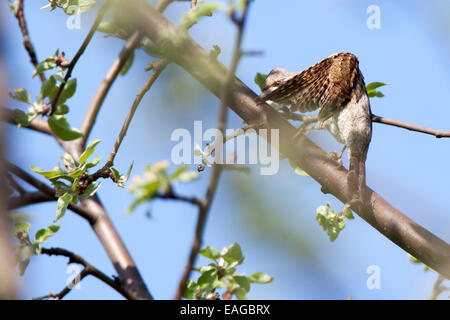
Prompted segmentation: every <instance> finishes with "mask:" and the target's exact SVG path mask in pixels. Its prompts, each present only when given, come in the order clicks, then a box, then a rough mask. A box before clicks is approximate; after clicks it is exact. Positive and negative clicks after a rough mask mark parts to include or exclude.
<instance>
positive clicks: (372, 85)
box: [366, 82, 387, 93]
mask: <svg viewBox="0 0 450 320" xmlns="http://www.w3.org/2000/svg"><path fill="white" fill-rule="evenodd" d="M383 86H387V83H384V82H371V83H369V84H368V85H367V86H366V90H367V92H368V93H370V92H372V91H374V90H375V89H377V88H379V87H383Z"/></svg>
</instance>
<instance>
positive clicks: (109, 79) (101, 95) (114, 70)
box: [79, 31, 142, 153]
mask: <svg viewBox="0 0 450 320" xmlns="http://www.w3.org/2000/svg"><path fill="white" fill-rule="evenodd" d="M141 39H142V34H141V33H140V32H139V31H135V32H134V33H133V35H131V37H130V38H129V39H128V41H127V42H126V43H125V45H124V47H123V48H122V50H121V51H120V53H119V55H118V57H117V58H116V59H115V60H114V62H113V63H112V65H111V67H110V68H109V70H108V71H107V72H106V75H105V77H104V78H103V81H102V82H101V83H100V86H99V87H98V89H97V91H96V92H95V95H94V98H93V99H92V101H91V104H90V105H89V108H88V110H87V112H86V114H85V116H84V119H83V122H82V123H81V127H80V130H81V132H82V133H83V137H82V138H81V140H80V141H79V147H80V148H79V149H80V153H81V151H82V150H83V149H84V147H85V144H86V141H87V140H88V138H89V135H90V133H91V130H92V128H93V126H94V123H95V119H96V118H97V115H98V112H99V111H100V107H101V105H102V103H103V100H104V99H105V97H106V94H107V93H108V91H109V89H110V88H111V86H112V84H113V82H114V80H115V79H116V78H117V75H118V74H119V72H120V69H122V67H123V65H124V64H125V62H126V61H127V60H128V58H129V57H130V55H131V54H132V53H133V51H134V49H135V48H136V46H137V45H138V44H139V42H140V41H141Z"/></svg>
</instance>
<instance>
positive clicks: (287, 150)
mask: <svg viewBox="0 0 450 320" xmlns="http://www.w3.org/2000/svg"><path fill="white" fill-rule="evenodd" d="M128 8H129V10H130V12H129V13H130V16H132V17H133V22H134V23H135V24H136V26H137V27H138V28H139V29H140V30H141V31H142V32H143V33H144V34H145V35H146V36H148V37H149V39H151V40H152V41H153V42H155V43H160V42H161V41H163V42H164V45H165V51H164V53H165V55H166V56H167V57H168V58H169V59H170V60H172V61H174V62H176V63H177V64H179V65H180V66H182V67H183V68H184V69H185V70H186V71H187V72H188V73H190V74H191V75H192V76H193V77H194V78H196V79H197V80H198V81H199V82H201V83H202V84H203V85H204V86H205V87H206V88H208V89H209V90H210V91H211V92H212V93H213V94H215V95H216V96H219V97H220V93H221V90H220V88H221V83H222V77H223V74H226V68H225V67H224V66H223V65H221V64H220V63H219V62H217V61H212V60H211V59H209V55H208V53H207V52H206V51H205V50H203V49H202V48H201V47H200V46H199V45H198V44H196V43H195V42H194V41H193V40H192V39H191V38H190V37H188V36H187V35H186V36H185V38H184V39H183V41H176V42H175V41H173V38H172V37H171V36H170V35H174V34H176V27H175V26H174V25H173V24H172V23H170V22H169V21H168V20H167V19H166V18H165V17H164V16H162V15H161V14H160V13H159V12H157V11H156V10H155V9H154V8H153V7H152V6H151V5H149V4H148V3H147V2H145V1H141V0H133V1H132V4H131V5H130V6H128ZM234 87H235V90H234V91H233V97H232V99H231V100H232V102H231V103H230V108H231V109H232V110H233V111H234V112H236V114H237V115H238V116H240V117H241V118H242V119H243V120H244V121H245V122H246V123H257V124H260V123H261V124H265V126H266V127H267V128H269V129H278V130H279V133H280V150H281V152H282V153H283V154H284V155H287V156H288V157H289V159H291V160H292V161H293V162H294V163H296V164H297V165H298V166H300V167H301V168H302V169H303V170H305V171H306V172H307V173H308V174H309V175H310V176H311V177H312V178H313V179H315V180H316V181H317V182H318V183H319V184H320V185H322V187H323V188H325V189H326V190H328V191H329V192H330V193H332V194H333V195H334V196H335V197H336V198H338V199H339V200H341V201H342V202H343V203H346V202H347V201H348V200H349V199H347V196H346V194H345V192H344V190H347V189H348V188H347V185H346V184H347V171H346V170H341V169H339V168H338V167H337V165H336V163H335V162H334V161H332V160H330V159H329V158H328V157H327V154H326V153H325V152H324V151H323V150H322V149H320V148H319V147H318V146H317V145H316V144H314V143H313V142H312V141H311V140H310V139H308V138H307V137H305V136H303V135H301V136H299V138H298V139H297V141H295V142H293V141H292V137H293V136H294V135H295V132H296V129H295V128H294V127H293V126H292V125H291V124H290V123H289V122H288V121H287V120H286V119H284V118H283V117H282V116H281V115H280V114H279V113H278V112H277V111H275V110H274V109H273V108H271V107H270V106H269V105H267V104H266V103H264V102H262V101H261V100H260V99H258V96H257V95H256V94H255V93H254V92H253V91H251V89H249V88H248V87H247V86H246V85H245V84H243V83H242V82H241V81H239V80H238V79H235V86H234ZM364 192H365V193H367V195H368V199H370V201H368V202H367V203H365V204H363V205H362V206H353V207H352V209H353V210H354V211H355V212H356V213H358V214H359V215H360V216H361V217H362V218H363V219H364V220H366V221H367V222H368V223H369V224H370V225H372V226H373V227H374V228H375V229H377V230H378V231H379V232H381V233H382V234H383V235H385V236H386V237H387V238H388V239H390V240H391V241H393V242H394V243H395V244H397V245H398V246H399V247H401V248H402V249H403V250H405V251H406V252H408V253H410V254H411V255H413V256H414V257H416V258H417V259H419V260H420V261H422V262H423V263H425V264H426V265H428V266H430V267H431V268H433V269H434V270H436V271H438V272H439V273H441V274H442V275H444V276H445V277H447V278H449V277H450V246H449V244H448V243H446V242H445V241H443V240H441V239H440V238H438V237H436V236H435V235H434V234H432V233H431V232H429V231H428V230H426V229H425V228H423V227H422V226H420V225H419V224H417V223H416V222H414V221H413V220H411V219H410V218H408V217H407V216H405V215H404V214H403V213H402V212H400V211H399V210H397V209H396V208H394V207H393V206H392V205H390V204H389V203H388V202H387V201H386V200H384V199H383V198H382V197H381V196H379V195H378V194H377V193H376V192H374V191H373V190H371V189H370V188H368V187H366V189H365V190H364Z"/></svg>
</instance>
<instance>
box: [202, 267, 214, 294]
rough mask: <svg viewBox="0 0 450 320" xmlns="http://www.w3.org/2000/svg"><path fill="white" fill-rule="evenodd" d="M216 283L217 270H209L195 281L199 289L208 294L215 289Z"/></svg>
mask: <svg viewBox="0 0 450 320" xmlns="http://www.w3.org/2000/svg"><path fill="white" fill-rule="evenodd" d="M216 281H217V270H216V269H211V270H208V271H205V272H204V273H203V274H202V275H201V276H200V277H199V278H198V280H197V283H198V285H199V287H200V289H201V290H202V291H204V292H210V291H211V290H212V289H214V288H215V285H216Z"/></svg>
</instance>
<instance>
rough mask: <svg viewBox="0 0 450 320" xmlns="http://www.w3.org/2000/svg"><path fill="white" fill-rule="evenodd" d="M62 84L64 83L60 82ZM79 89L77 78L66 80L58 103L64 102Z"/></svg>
mask: <svg viewBox="0 0 450 320" xmlns="http://www.w3.org/2000/svg"><path fill="white" fill-rule="evenodd" d="M60 85H61V86H62V84H60ZM76 90H77V79H76V78H73V79H70V80H69V81H67V82H66V85H65V86H64V89H63V90H62V92H61V95H60V96H59V100H58V103H64V102H65V101H66V100H67V99H69V98H70V97H72V96H73V95H74V94H75V91H76Z"/></svg>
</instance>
